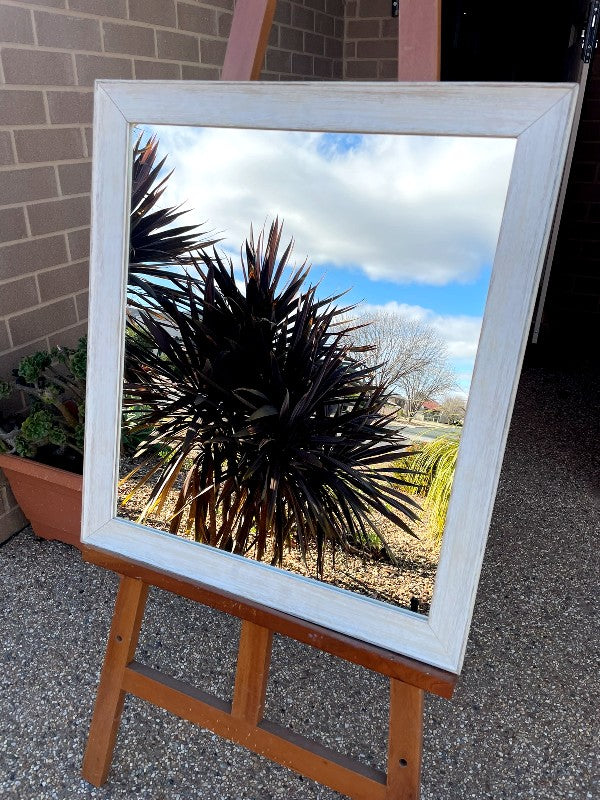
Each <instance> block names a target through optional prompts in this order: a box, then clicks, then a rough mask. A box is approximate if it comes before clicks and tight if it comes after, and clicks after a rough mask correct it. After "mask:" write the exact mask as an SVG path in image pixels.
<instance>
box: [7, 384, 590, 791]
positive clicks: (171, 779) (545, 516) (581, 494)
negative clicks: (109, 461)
mask: <svg viewBox="0 0 600 800" xmlns="http://www.w3.org/2000/svg"><path fill="white" fill-rule="evenodd" d="M599 389H600V380H599V379H598V378H593V377H590V376H586V375H577V376H565V375H552V374H549V373H547V372H544V371H541V370H531V369H530V370H528V371H526V372H525V373H524V376H523V379H522V381H521V386H520V389H519V393H518V397H517V405H516V409H515V415H514V418H513V424H512V428H511V435H510V438H509V443H508V448H507V453H506V458H505V463H504V467H503V472H502V477H501V483H500V488H499V492H498V497H497V501H496V507H495V511H494V517H493V522H492V528H491V532H490V540H489V544H488V549H487V552H486V557H485V562H484V566H483V572H482V577H481V584H480V589H479V595H478V600H477V604H476V608H475V617H474V620H473V627H472V631H471V637H470V641H469V646H468V649H467V656H466V660H465V666H464V670H463V675H462V677H461V679H460V681H459V685H458V689H457V692H456V695H455V698H454V699H453V700H452V701H451V702H448V701H444V700H441V699H438V698H429V699H428V702H427V708H426V722H425V731H426V732H425V744H424V746H425V753H424V764H423V800H468V799H469V798H477V799H478V800H479V799H480V798H481V799H483V798H486V799H488V798H489V800H521V799H522V800H525V798H527V800H563V798H577V799H578V800H592V799H594V800H595V799H596V798H599V797H600V761H599V758H600V757H599V750H600V748H599V730H600V714H599V710H598V697H600V685H599V684H600V680H599V674H598V673H599V670H598V664H599V657H598V639H599V632H600V631H599V620H600V607H599V605H600V604H599V592H598V576H599V574H600V569H599V567H600V563H599V561H600V559H599V553H600V545H599V543H598V531H599V528H600V491H599V485H600V456H599V452H600V451H599V450H598V443H599V441H600V436H599V433H600V430H599V429H600V422H599V419H600V418H599V416H598V397H599V391H598V390H599ZM0 575H1V580H2V585H1V587H0V614H1V616H2V630H1V633H0V640H1V641H0V645H1V647H0V797H2V798H3V799H5V800H14V799H15V798H19V800H21V799H22V800H50V799H52V800H71V799H72V798H77V797H82V798H90V800H91V798H94V799H96V798H97V799H98V800H109V798H110V800H113V799H114V800H120V799H121V798H139V800H187V798H190V799H191V800H194V799H195V798H198V799H199V798H210V799H211V800H212V799H213V798H215V799H216V798H219V799H220V800H270V799H271V798H289V800H300V799H301V800H316V798H321V800H333V798H339V797H340V795H337V794H336V793H334V792H332V791H330V790H328V789H325V788H322V787H319V786H317V785H316V784H314V783H312V782H311V781H308V780H304V779H302V778H300V777H299V776H297V775H295V774H293V773H291V772H289V771H287V770H285V769H283V768H282V767H279V766H277V765H274V764H271V763H270V762H268V761H266V760H265V759H262V758H259V757H257V756H254V755H252V754H249V753H247V752H246V751H244V750H242V749H241V748H238V747H236V746H234V745H231V744H229V743H227V742H224V741H222V740H220V739H218V737H216V736H213V735H212V734H210V733H207V732H204V731H201V730H198V729H196V728H194V727H193V726H192V725H189V724H187V723H184V722H180V721H179V720H177V719H175V718H173V717H171V716H169V715H168V714H167V713H165V712H162V711H160V710H158V709H155V708H153V707H151V706H149V705H147V704H145V703H143V702H142V701H137V700H135V699H131V698H130V699H128V700H127V702H126V706H125V712H124V715H123V720H122V724H121V729H120V734H119V739H118V742H117V748H116V753H115V758H114V762H113V768H112V771H111V774H110V777H109V781H108V783H107V784H106V785H105V787H104V788H102V789H95V788H93V787H91V786H89V785H88V784H87V783H85V782H84V781H82V780H81V779H80V777H79V769H80V762H81V755H82V752H83V748H84V743H85V738H86V734H87V728H88V723H89V718H90V714H91V709H92V703H93V699H94V693H95V688H96V682H97V678H98V672H99V669H100V665H101V661H102V656H103V651H104V645H105V640H106V634H107V630H108V626H109V622H110V617H111V613H112V604H113V601H114V594H115V589H116V579H115V577H114V576H113V575H112V574H109V573H106V572H103V571H101V570H99V569H96V568H95V567H92V566H89V565H85V564H83V563H82V562H81V559H80V557H79V554H78V553H77V551H75V550H74V549H72V548H69V547H67V546H66V545H61V544H57V543H50V542H43V541H39V540H36V539H35V537H34V536H33V535H32V533H31V532H30V531H29V530H25V531H24V532H23V533H21V534H19V535H18V536H16V537H14V538H13V539H11V540H10V541H9V542H7V543H6V544H5V545H3V546H2V547H1V548H0ZM237 630H238V624H237V622H236V621H234V620H232V619H228V618H226V617H224V616H223V615H221V614H218V613H217V612H214V611H211V610H209V609H205V608H202V607H199V606H197V605H195V604H193V603H190V602H188V601H185V600H183V599H181V598H177V597H173V596H170V595H167V594H165V593H161V592H158V591H154V592H153V593H152V594H151V598H150V601H149V605H148V611H147V613H146V618H145V624H144V628H143V633H142V637H141V640H140V646H139V650H138V657H139V658H140V660H142V661H145V662H146V663H150V664H152V665H154V666H158V667H160V668H164V669H165V670H168V671H170V672H171V673H172V674H174V675H176V676H178V677H186V678H187V679H189V680H196V681H197V682H198V683H199V684H200V685H202V686H203V687H205V688H208V689H210V690H211V691H214V692H216V693H219V694H221V695H223V696H228V695H229V693H230V692H231V688H232V675H233V664H234V657H235V645H236V634H237ZM386 700H387V686H386V682H385V681H384V679H383V678H381V677H380V676H377V675H374V674H372V673H369V672H367V671H366V670H363V669H360V668H358V667H354V666H352V665H350V664H346V663H343V662H341V661H339V660H336V659H333V658H331V657H329V656H326V655H325V654H322V653H318V652H315V651H312V650H311V649H309V648H306V647H304V646H301V645H298V644H296V643H294V642H291V641H282V640H277V641H276V646H275V651H274V659H273V667H272V679H271V682H270V691H269V696H268V704H267V715H268V716H269V717H270V718H273V719H275V720H277V721H285V722H286V723H287V724H291V725H292V726H293V727H294V729H296V730H298V731H300V732H305V733H310V734H312V735H316V736H318V737H320V738H321V739H322V740H323V741H324V742H325V743H326V744H330V745H332V746H336V747H339V748H342V749H344V750H345V751H346V752H348V753H350V754H352V755H355V756H358V757H362V758H364V759H365V760H366V761H367V762H369V763H372V764H374V765H376V766H379V767H381V768H383V766H384V755H385V738H384V737H385V727H386Z"/></svg>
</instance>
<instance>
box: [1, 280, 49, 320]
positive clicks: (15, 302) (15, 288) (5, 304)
mask: <svg viewBox="0 0 600 800" xmlns="http://www.w3.org/2000/svg"><path fill="white" fill-rule="evenodd" d="M38 303H39V298H38V293H37V287H36V285H35V278H33V277H29V278H19V279H18V280H16V281H9V282H8V283H3V284H2V285H1V286H0V316H3V317H4V316H6V315H7V314H14V313H15V312H17V311H21V310H22V309H23V308H31V307H32V306H37V304H38Z"/></svg>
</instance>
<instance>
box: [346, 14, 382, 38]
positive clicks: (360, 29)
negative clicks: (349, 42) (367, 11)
mask: <svg viewBox="0 0 600 800" xmlns="http://www.w3.org/2000/svg"><path fill="white" fill-rule="evenodd" d="M346 36H347V38H348V39H370V38H375V37H376V36H379V20H377V19H368V20H364V19H359V20H350V21H349V22H348V24H347V25H346Z"/></svg>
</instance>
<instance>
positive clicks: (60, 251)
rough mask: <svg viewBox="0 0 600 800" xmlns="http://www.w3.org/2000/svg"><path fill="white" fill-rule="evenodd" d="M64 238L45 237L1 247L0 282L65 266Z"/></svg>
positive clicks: (65, 249) (65, 247)
mask: <svg viewBox="0 0 600 800" xmlns="http://www.w3.org/2000/svg"><path fill="white" fill-rule="evenodd" d="M67 260H68V259H67V246H66V242H65V237H64V236H45V237H44V238H43V239H29V240H28V241H25V242H19V243H18V244H7V245H3V246H2V247H0V281H2V280H7V279H10V278H18V277H20V276H21V275H27V274H29V273H32V272H37V270H39V269H42V268H43V267H52V266H55V265H56V264H64V263H65V262H66V261H67Z"/></svg>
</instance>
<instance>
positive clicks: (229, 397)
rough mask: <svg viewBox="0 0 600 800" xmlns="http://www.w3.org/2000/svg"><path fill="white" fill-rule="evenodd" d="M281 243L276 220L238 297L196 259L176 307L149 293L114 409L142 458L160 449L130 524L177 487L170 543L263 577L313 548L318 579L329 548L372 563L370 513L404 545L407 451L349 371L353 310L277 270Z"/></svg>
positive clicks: (167, 297) (410, 508)
mask: <svg viewBox="0 0 600 800" xmlns="http://www.w3.org/2000/svg"><path fill="white" fill-rule="evenodd" d="M280 238H281V227H280V226H279V224H278V222H275V223H274V224H273V225H272V227H271V230H270V233H269V235H268V237H267V238H266V241H265V240H264V239H263V236H262V235H261V236H260V237H259V239H258V242H257V243H256V246H255V244H254V241H253V239H252V236H251V238H250V240H249V241H247V242H246V248H245V261H244V262H243V264H242V267H243V271H244V283H245V290H244V291H241V290H240V288H238V285H237V283H236V280H235V277H234V272H233V266H232V264H231V263H229V264H226V263H224V262H223V261H222V260H221V258H220V256H219V255H218V254H217V252H216V251H215V252H214V255H213V256H212V257H209V256H208V255H207V254H206V253H202V254H201V257H200V260H199V261H198V262H197V263H196V264H195V265H194V266H195V270H196V271H195V274H193V275H192V274H190V277H189V279H188V282H187V286H186V299H185V302H178V300H177V298H174V296H173V295H172V294H170V293H169V292H168V291H165V292H164V293H161V292H160V291H156V292H155V293H154V296H153V297H152V298H151V302H149V305H148V306H147V307H146V309H142V308H139V309H138V311H139V313H138V314H137V315H136V317H132V318H130V319H129V320H128V326H129V327H130V328H131V332H132V333H133V334H134V335H133V336H130V337H128V349H127V357H126V367H125V384H124V398H123V402H124V406H125V408H126V409H131V410H135V412H136V413H139V419H138V423H137V426H136V430H137V432H138V433H140V434H143V436H144V439H145V440H144V442H143V444H142V445H141V446H140V448H139V450H138V456H139V457H140V458H142V457H144V456H148V454H149V453H150V451H151V449H154V450H156V449H157V448H160V447H164V446H168V455H167V457H166V458H165V459H164V460H163V461H162V462H161V463H160V464H159V466H158V468H156V467H154V468H152V469H150V471H149V472H148V473H147V475H146V476H144V477H142V478H141V480H140V481H139V482H138V485H137V487H136V489H134V492H135V491H136V490H137V488H140V487H141V486H144V485H145V484H146V483H148V482H149V481H150V479H151V478H154V477H155V476H156V472H157V471H158V480H157V482H156V483H155V485H154V487H153V488H152V490H151V492H150V498H149V500H148V502H147V504H146V506H145V508H144V509H143V511H142V514H141V516H140V521H144V520H145V519H147V518H148V516H149V515H150V514H151V513H152V512H156V513H160V511H161V509H162V508H163V506H164V504H165V501H166V499H167V496H168V495H169V493H170V491H171V490H172V489H173V487H174V485H175V483H176V480H177V478H178V477H179V476H181V477H182V479H183V480H182V486H181V489H180V490H179V493H178V499H177V505H176V511H175V514H174V515H173V517H172V519H171V521H170V526H171V531H172V532H173V533H177V532H178V531H179V530H184V531H186V532H189V533H192V534H193V535H194V537H195V539H196V540H197V541H200V542H205V543H208V544H211V545H213V546H215V547H220V548H222V549H225V550H229V551H232V552H234V553H239V554H243V553H247V552H249V551H250V550H252V551H253V552H254V553H255V555H256V557H257V558H258V559H263V558H265V557H266V556H267V555H269V556H270V557H271V558H272V562H273V563H281V559H282V556H283V551H284V548H285V547H287V546H297V547H298V548H299V549H300V551H301V552H302V554H304V555H305V554H306V552H307V548H308V545H309V543H310V544H314V545H316V550H317V571H318V572H319V573H320V572H321V571H322V566H323V554H324V551H325V547H326V546H328V545H329V546H331V547H335V546H339V547H341V548H343V549H349V548H356V547H357V546H358V547H361V548H362V549H363V550H365V551H366V550H370V549H371V547H372V542H371V536H370V534H371V532H372V528H371V526H372V522H371V520H370V515H371V514H372V512H378V513H380V514H382V515H384V516H385V517H387V518H388V519H390V520H392V521H393V522H394V523H396V524H397V525H399V526H401V527H402V528H404V529H405V530H407V531H408V532H411V531H410V528H409V526H408V524H407V519H408V520H415V519H416V514H415V510H414V509H415V507H416V503H415V502H414V501H413V500H412V498H410V497H408V496H407V495H406V494H404V493H403V492H402V491H401V487H402V486H403V485H404V484H405V483H406V481H405V480H404V478H403V476H401V475H398V474H396V472H395V470H394V468H393V466H392V464H393V462H394V461H395V460H397V459H398V457H399V456H401V455H402V454H403V453H404V452H405V450H406V449H407V447H408V443H407V442H406V440H405V439H404V438H403V437H402V436H401V435H400V434H398V433H397V432H396V431H395V429H394V428H393V427H392V425H391V419H390V417H389V416H388V415H386V414H385V413H384V412H383V407H384V405H385V403H386V402H387V399H388V393H387V391H386V388H385V387H384V386H381V385H376V383H375V380H374V378H375V375H374V371H375V370H374V368H366V367H365V366H364V364H363V363H362V362H361V360H360V359H359V358H357V354H356V352H355V348H354V347H353V346H352V344H351V338H350V333H351V330H352V328H351V327H350V326H349V325H348V324H347V323H345V322H344V321H343V319H344V315H345V314H346V313H347V312H348V311H349V309H347V308H342V307H338V306H336V305H335V304H334V301H335V300H336V299H337V298H329V299H327V300H318V299H317V298H316V288H315V287H314V286H308V287H307V286H305V282H306V278H307V276H308V271H309V270H308V267H306V266H302V267H300V268H299V269H290V268H289V266H288V259H289V255H290V251H291V243H290V245H289V246H288V247H287V248H286V250H285V252H284V253H283V254H282V255H281V257H280V258H278V250H279V245H280ZM286 268H287V269H288V270H289V273H290V276H289V278H288V281H287V283H286V284H285V286H283V288H281V287H280V281H281V278H282V276H283V274H284V270H286ZM190 273H191V270H190ZM151 462H152V458H147V459H146V460H145V461H144V462H142V464H141V466H140V469H141V468H142V467H143V466H144V465H148V464H150V463H151ZM190 463H191V466H187V465H188V464H190ZM128 477H129V476H128ZM373 527H374V526H373ZM374 532H375V534H376V535H377V536H378V532H377V530H376V529H375V530H374ZM271 535H272V536H273V539H274V551H272V552H269V553H268V548H269V546H270V544H271V543H272V540H271V539H270V537H271ZM380 541H381V540H380Z"/></svg>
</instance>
